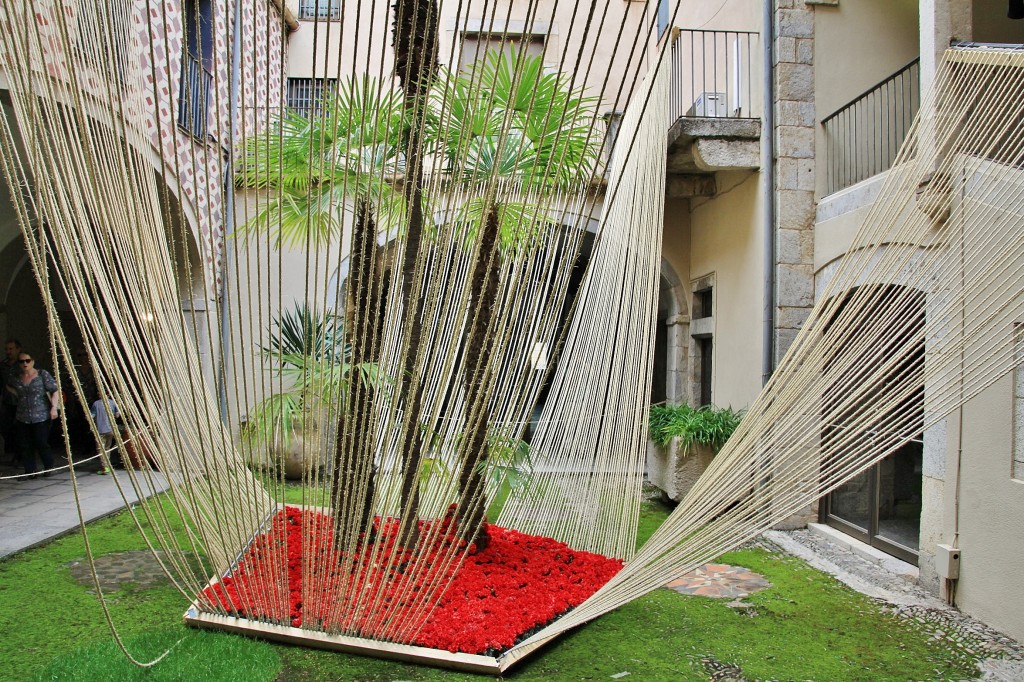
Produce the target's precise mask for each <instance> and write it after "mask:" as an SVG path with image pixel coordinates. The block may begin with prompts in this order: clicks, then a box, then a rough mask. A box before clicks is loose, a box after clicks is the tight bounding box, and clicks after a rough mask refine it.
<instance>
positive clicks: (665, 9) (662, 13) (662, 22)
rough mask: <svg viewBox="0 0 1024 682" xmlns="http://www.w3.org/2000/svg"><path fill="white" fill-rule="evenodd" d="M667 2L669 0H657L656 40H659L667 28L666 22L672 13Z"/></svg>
mask: <svg viewBox="0 0 1024 682" xmlns="http://www.w3.org/2000/svg"><path fill="white" fill-rule="evenodd" d="M669 2H670V0H658V40H661V37H662V36H663V35H665V31H667V30H668V22H669V19H670V18H671V14H672V11H671V9H670V8H669Z"/></svg>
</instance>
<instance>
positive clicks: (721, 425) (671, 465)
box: [647, 405, 743, 502]
mask: <svg viewBox="0 0 1024 682" xmlns="http://www.w3.org/2000/svg"><path fill="white" fill-rule="evenodd" d="M742 417H743V414H742V413H741V412H737V411H735V410H733V409H732V408H728V407H726V408H716V407H714V406H711V405H705V406H703V407H700V408H693V407H690V406H689V405H652V406H651V411H650V420H649V426H648V428H649V431H650V438H651V445H650V447H648V449H647V470H648V476H649V477H650V480H651V482H652V483H653V484H654V485H656V486H657V487H658V488H660V489H661V491H662V494H663V495H664V496H665V497H666V498H668V499H669V500H671V501H673V502H680V501H682V499H683V498H684V497H685V496H686V493H688V492H689V491H690V488H692V487H693V485H694V483H696V482H697V479H698V478H700V476H701V474H703V473H704V471H705V469H707V468H708V466H709V465H710V464H711V460H712V459H714V456H715V455H716V454H717V453H718V451H719V450H720V449H721V448H722V446H723V445H725V442H726V441H727V440H729V436H731V435H732V434H733V432H734V431H735V430H736V427H737V426H739V423H740V419H741V418H742Z"/></svg>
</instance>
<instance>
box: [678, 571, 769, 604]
mask: <svg viewBox="0 0 1024 682" xmlns="http://www.w3.org/2000/svg"><path fill="white" fill-rule="evenodd" d="M771 586H772V584H771V583H770V582H768V581H767V580H765V578H764V576H763V575H761V574H760V573H754V572H753V571H751V570H750V569H748V568H743V567H742V566H730V565H728V564H703V565H701V566H698V567H697V568H696V569H694V570H693V571H691V572H689V573H687V574H686V575H684V576H682V577H681V578H676V579H675V580H673V581H672V582H670V583H669V584H668V585H666V586H665V587H668V588H669V589H671V590H675V591H676V592H678V593H680V594H689V595H694V596H697V597H712V598H714V599H740V598H742V597H747V596H749V595H751V594H753V593H754V592H760V591H761V590H766V589H768V588H769V587H771Z"/></svg>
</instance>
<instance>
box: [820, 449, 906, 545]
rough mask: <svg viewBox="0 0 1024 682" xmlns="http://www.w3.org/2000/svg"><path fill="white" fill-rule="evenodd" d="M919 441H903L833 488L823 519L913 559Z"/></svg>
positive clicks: (871, 543)
mask: <svg viewBox="0 0 1024 682" xmlns="http://www.w3.org/2000/svg"><path fill="white" fill-rule="evenodd" d="M921 455H922V450H921V444H920V443H919V442H913V443H908V444H907V445H904V446H903V447H901V448H900V449H899V450H897V451H896V452H894V453H892V454H891V455H889V456H888V457H886V458H885V459H883V460H882V461H881V462H879V463H878V464H876V465H875V466H873V467H871V468H870V469H868V470H867V471H864V472H861V473H860V474H859V475H858V476H856V477H855V478H853V479H852V480H850V481H848V482H847V483H845V484H844V485H842V486H840V487H839V488H837V489H836V490H834V491H832V492H831V493H830V494H829V495H828V496H827V497H826V498H825V500H824V504H823V509H822V517H823V518H822V520H823V521H824V522H825V523H827V524H828V525H830V526H832V527H834V528H838V529H839V530H841V531H843V532H844V533H847V534H848V535H851V536H853V537H855V538H857V539H858V540H860V541H862V542H866V543H867V544H869V545H871V546H872V547H877V548H878V549H880V550H882V551H883V552H886V553H888V554H892V555H893V556H895V557H898V558H900V559H903V560H904V561H908V562H910V563H912V564H914V565H916V564H917V554H918V546H919V537H920V532H921Z"/></svg>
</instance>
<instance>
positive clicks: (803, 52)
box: [773, 0, 818, 529]
mask: <svg viewBox="0 0 1024 682" xmlns="http://www.w3.org/2000/svg"><path fill="white" fill-rule="evenodd" d="M773 39H774V41H775V42H774V60H775V109H774V113H775V131H774V134H775V197H776V199H775V229H776V232H775V260H776V273H775V363H776V364H778V362H779V360H781V358H782V356H783V355H785V353H786V351H787V350H788V349H789V347H790V346H791V345H792V344H793V340H794V339H795V338H796V335H797V332H798V331H799V330H800V327H801V326H802V325H803V324H804V322H806V321H807V317H808V315H809V314H810V311H811V308H812V307H813V306H814V215H815V202H814V182H815V177H814V173H815V164H814V137H815V135H814V132H815V131H814V126H815V120H816V117H815V110H814V7H813V6H810V5H809V4H808V3H806V2H804V1H803V0H776V4H775V35H774V36H773ZM793 485H796V486H801V487H802V486H806V487H807V488H808V489H811V490H813V489H815V487H816V485H817V480H816V479H815V477H813V476H808V477H807V479H806V480H801V481H794V482H793ZM817 516H818V505H817V503H816V502H815V503H812V504H810V505H808V506H807V507H805V508H803V509H801V510H800V511H799V512H797V513H796V514H794V515H793V516H791V517H790V518H788V519H786V520H785V521H783V522H782V523H780V524H778V526H777V527H778V528H783V529H788V528H799V527H804V526H806V525H807V524H808V523H810V522H814V521H817Z"/></svg>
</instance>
